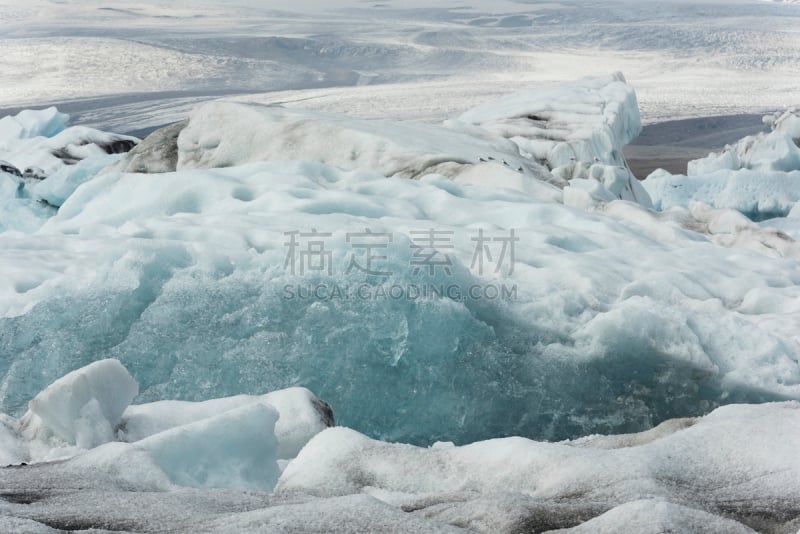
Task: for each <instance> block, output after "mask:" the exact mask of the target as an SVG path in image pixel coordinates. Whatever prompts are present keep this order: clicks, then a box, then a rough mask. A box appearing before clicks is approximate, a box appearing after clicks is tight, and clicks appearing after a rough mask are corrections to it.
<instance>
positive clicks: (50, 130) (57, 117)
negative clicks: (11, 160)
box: [0, 106, 69, 150]
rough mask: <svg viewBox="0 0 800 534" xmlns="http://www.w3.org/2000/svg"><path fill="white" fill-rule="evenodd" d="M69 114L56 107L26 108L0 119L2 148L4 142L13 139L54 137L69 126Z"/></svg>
mask: <svg viewBox="0 0 800 534" xmlns="http://www.w3.org/2000/svg"><path fill="white" fill-rule="evenodd" d="M67 121H69V115H67V114H66V113H60V112H59V111H58V109H56V108H55V107H52V106H51V107H49V108H47V109H42V110H32V109H26V110H23V111H20V112H19V113H17V114H16V115H15V116H13V117H12V116H10V115H9V116H6V117H3V118H2V119H0V150H1V149H2V148H1V147H2V146H3V143H4V142H6V141H8V140H11V139H29V138H32V137H39V136H41V137H53V136H54V135H56V134H58V133H59V132H61V131H62V130H64V128H66V127H67Z"/></svg>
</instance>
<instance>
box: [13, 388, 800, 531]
mask: <svg viewBox="0 0 800 534" xmlns="http://www.w3.org/2000/svg"><path fill="white" fill-rule="evenodd" d="M265 408H266V406H265V405H263V404H260V403H256V404H249V405H246V406H244V407H243V408H239V409H236V410H234V411H233V412H230V417H228V418H222V417H221V416H217V417H215V418H212V419H206V420H204V421H203V422H202V424H200V425H199V426H198V423H192V424H189V425H187V426H185V427H179V428H178V429H174V430H169V431H166V432H164V433H161V434H156V435H154V436H153V437H152V438H146V439H145V440H143V441H142V442H139V443H134V444H126V443H112V444H106V445H103V446H100V447H98V448H96V449H92V450H91V451H88V452H85V453H83V454H81V455H79V456H76V457H73V458H71V459H69V460H66V461H61V462H47V463H37V464H32V465H27V466H16V467H5V468H0V480H2V487H0V517H2V519H0V526H4V527H5V528H8V529H10V531H14V532H16V531H18V530H15V529H22V528H23V527H25V528H31V529H34V530H33V531H34V532H36V531H37V530H35V529H39V530H38V531H41V532H46V526H50V527H53V528H59V529H66V530H76V529H88V528H97V529H107V530H112V531H120V532H164V531H200V532H230V531H231V530H234V531H237V532H264V531H265V530H266V531H269V532H297V531H301V532H364V531H367V532H376V531H379V532H476V531H477V532H486V533H509V534H510V533H514V532H551V531H559V532H561V530H558V529H567V530H564V531H565V532H576V533H582V532H623V533H631V534H633V533H639V532H653V533H656V532H665V531H677V532H692V533H694V532H698V533H700V532H720V533H722V532H726V533H727V532H731V533H740V532H741V533H745V532H754V531H758V532H794V531H795V530H796V529H797V527H798V526H800V507H799V506H798V503H800V485H798V480H800V465H799V464H798V461H797V460H796V455H795V454H794V451H795V450H796V448H797V445H798V441H799V438H798V433H797V430H796V428H797V425H798V424H799V423H800V416H799V415H798V414H800V405H799V404H798V403H796V402H785V403H773V404H762V405H757V406H745V405H732V406H726V407H723V408H720V409H718V410H716V411H714V412H712V413H711V414H710V415H708V416H706V417H702V418H698V419H695V420H691V421H689V420H683V421H670V422H669V423H668V424H665V425H663V426H662V427H661V428H660V429H659V430H658V431H657V432H647V433H645V434H634V435H628V436H592V437H589V438H586V439H582V440H579V441H576V442H561V443H543V442H535V441H530V440H526V439H522V438H505V439H493V440H488V441H484V442H478V443H473V444H470V445H465V446H460V447H457V446H454V445H452V444H443V443H440V444H437V445H436V446H435V447H431V448H420V447H414V446H411V445H404V444H398V443H385V442H380V441H375V440H372V439H370V438H368V437H366V436H364V435H361V434H359V433H358V432H355V431H353V430H350V429H347V428H335V429H328V430H325V431H323V432H321V433H320V434H318V435H317V436H316V437H314V438H313V439H312V440H311V441H310V442H309V443H308V445H307V446H306V447H305V448H304V449H303V450H302V451H301V453H300V455H299V456H298V457H297V458H296V459H294V460H293V461H291V462H290V463H289V464H288V466H287V467H286V469H285V471H284V472H283V474H282V475H281V478H280V480H279V482H278V486H277V488H276V489H275V492H274V493H272V494H267V493H264V492H258V491H252V490H253V489H258V485H256V487H255V488H254V487H253V485H252V484H242V482H245V481H249V482H252V481H253V477H255V476H257V474H258V473H259V472H261V470H262V469H264V468H265V467H267V466H269V461H264V460H265V459H268V458H270V457H271V458H274V456H271V455H270V454H269V453H266V454H265V453H264V452H263V451H262V452H261V453H260V454H258V455H256V456H253V455H252V454H253V451H254V450H256V449H258V448H259V445H261V446H263V445H264V442H263V440H244V441H242V442H237V440H238V439H240V438H242V439H243V438H244V437H245V436H250V437H251V438H255V437H257V436H260V435H261V434H263V433H265V432H267V430H268V428H269V425H267V426H266V427H261V426H260V425H255V426H253V425H251V423H255V421H256V420H263V417H264V416H267V418H269V415H270V413H271V414H272V415H273V416H274V412H271V411H270V410H268V409H267V410H266V412H263V413H262V410H264V409H265ZM251 417H252V419H251ZM219 425H222V426H224V427H226V428H227V430H229V431H230V432H231V433H232V435H231V436H229V438H225V439H224V440H222V438H223V436H214V434H215V433H216V431H215V430H214V429H215V428H216V429H217V430H221V428H220V426H219ZM227 425H230V426H227ZM180 429H183V430H181V431H180V432H176V430H180ZM184 438H185V441H184ZM208 438H212V439H210V440H209V439H208ZM219 440H222V441H219ZM222 442H225V443H228V444H231V445H232V444H234V443H235V444H237V446H236V447H233V448H223V447H220V448H216V449H212V448H210V444H212V443H222ZM172 446H175V448H174V449H172V448H171V447H172ZM179 452H183V454H178V453H179ZM273 452H274V451H273ZM166 453H174V454H175V456H174V457H173V456H171V455H170V454H166ZM154 455H155V456H154ZM214 459H216V461H213V460H214ZM257 459H260V463H258V464H257V465H254V466H253V468H251V469H247V470H246V471H240V469H241V468H242V466H244V465H247V462H251V461H256V460H257ZM192 466H195V468H194V469H192ZM206 470H208V471H206ZM240 473H242V474H244V476H243V478H242V479H240V480H239V481H238V482H239V483H240V485H239V486H236V485H235V484H233V483H232V482H235V481H236V478H237V475H238V474H240ZM167 475H170V476H167ZM203 475H210V476H209V477H208V478H206V479H204V480H205V482H211V481H213V480H215V479H214V475H216V476H221V477H223V479H224V483H225V485H232V486H234V487H240V488H241V487H244V488H247V489H246V490H245V491H242V490H232V489H225V490H220V489H213V488H207V487H206V488H203V489H202V491H199V490H196V489H191V488H185V487H181V486H179V485H175V484H174V482H179V483H187V482H188V483H190V484H193V485H194V483H195V482H196V481H197V478H194V477H199V476H203ZM187 476H189V477H193V478H191V479H189V480H187V479H186V477H187ZM218 480H219V479H217V481H218ZM200 485H201V486H209V485H212V484H200ZM220 485H222V484H220ZM34 521H35V522H36V523H34ZM37 523H38V525H42V526H38V525H37ZM21 531H24V530H21Z"/></svg>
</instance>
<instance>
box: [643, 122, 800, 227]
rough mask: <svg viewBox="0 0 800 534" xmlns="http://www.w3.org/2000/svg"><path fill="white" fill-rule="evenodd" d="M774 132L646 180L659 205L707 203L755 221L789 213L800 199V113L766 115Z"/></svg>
mask: <svg viewBox="0 0 800 534" xmlns="http://www.w3.org/2000/svg"><path fill="white" fill-rule="evenodd" d="M765 122H767V123H768V124H769V125H770V126H771V127H772V131H771V132H769V133H762V134H758V135H755V136H748V137H745V138H744V139H742V140H741V141H739V142H738V143H736V144H734V145H729V146H727V147H726V148H725V150H723V151H721V152H719V153H712V154H709V155H708V156H707V157H705V158H702V159H697V160H693V161H690V162H689V163H688V169H687V176H681V175H672V174H670V173H668V172H666V171H664V170H658V171H655V172H653V173H652V174H651V175H650V176H648V177H647V179H646V180H645V181H644V182H642V185H643V186H644V188H645V189H646V190H647V192H648V193H649V194H650V197H651V198H652V200H653V203H654V205H655V207H656V209H659V210H668V209H670V208H672V207H675V206H679V207H687V206H688V204H689V203H690V202H693V201H694V202H702V203H704V204H706V205H709V206H711V207H715V208H725V209H734V210H737V211H739V212H741V213H743V214H745V215H747V216H748V217H750V218H751V219H753V220H756V221H760V220H763V219H769V218H773V217H785V216H786V215H787V214H788V213H789V212H790V211H791V210H792V208H793V207H794V206H795V204H796V203H797V202H798V201H799V200H800V192H799V191H800V113H798V111H797V110H794V109H789V110H787V111H785V112H784V113H781V114H777V115H776V116H767V117H765Z"/></svg>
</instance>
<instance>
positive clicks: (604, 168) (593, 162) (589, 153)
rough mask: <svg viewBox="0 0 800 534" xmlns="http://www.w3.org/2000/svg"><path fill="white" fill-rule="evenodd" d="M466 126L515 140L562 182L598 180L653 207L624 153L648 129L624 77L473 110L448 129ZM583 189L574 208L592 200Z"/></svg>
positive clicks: (574, 197)
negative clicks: (642, 123)
mask: <svg viewBox="0 0 800 534" xmlns="http://www.w3.org/2000/svg"><path fill="white" fill-rule="evenodd" d="M464 123H467V124H470V125H474V126H480V127H481V128H484V129H486V130H488V131H489V132H491V133H493V134H495V135H498V136H500V137H504V138H507V139H509V140H510V141H512V142H513V143H515V144H516V145H517V146H518V148H519V151H520V153H521V154H525V155H527V156H528V157H529V158H531V159H534V160H536V161H540V162H544V163H545V164H546V165H547V167H548V168H549V169H551V170H552V171H553V175H554V176H555V177H556V178H557V179H559V180H571V179H574V178H579V179H592V180H594V181H596V182H598V183H600V184H602V187H603V188H604V189H606V190H607V191H608V192H609V193H610V194H611V196H612V197H613V198H619V199H624V200H631V201H634V202H637V203H640V204H642V205H644V206H646V207H650V199H649V198H648V196H647V193H646V192H645V190H644V189H642V187H641V186H640V185H639V183H638V181H637V180H636V178H635V177H634V176H633V174H632V173H631V171H630V170H629V169H628V168H627V165H626V163H625V158H624V156H623V154H622V147H623V146H624V145H626V144H628V143H629V142H631V141H632V140H633V139H635V138H636V136H638V135H639V132H640V131H641V128H642V125H641V119H640V117H639V106H638V104H637V101H636V93H635V92H634V90H633V88H632V87H631V86H629V85H627V84H626V83H625V78H624V77H623V76H622V74H621V73H616V74H613V75H611V76H604V77H596V78H585V79H583V80H579V81H576V82H572V83H570V84H556V85H553V86H549V87H545V88H538V89H533V90H529V91H524V92H520V93H516V94H514V95H511V96H509V97H506V98H503V99H501V100H499V101H497V102H491V103H487V104H484V105H482V106H479V107H477V108H474V109H471V110H469V111H467V112H466V113H464V114H463V115H461V116H460V117H459V118H458V120H456V121H450V122H448V125H449V126H450V127H451V128H454V129H460V128H462V126H461V125H462V124H464ZM581 189H582V192H581V193H577V192H575V191H573V192H572V193H570V194H571V197H570V200H569V201H570V202H572V203H573V204H574V205H584V204H586V202H587V201H588V200H579V197H580V198H583V197H585V196H586V194H585V191H587V190H586V189H585V188H581ZM590 196H591V195H590ZM604 196H605V193H601V194H599V195H595V198H594V200H595V201H596V200H600V199H602V198H603V197H604Z"/></svg>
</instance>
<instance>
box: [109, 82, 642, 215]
mask: <svg viewBox="0 0 800 534" xmlns="http://www.w3.org/2000/svg"><path fill="white" fill-rule="evenodd" d="M640 130H641V121H640V118H639V109H638V106H637V104H636V95H635V93H634V91H633V88H632V87H631V86H629V85H627V84H626V83H625V79H624V78H623V77H622V75H621V74H619V73H618V74H615V75H613V76H608V77H599V78H586V79H583V80H580V81H578V82H573V83H572V84H561V85H557V86H555V87H553V88H546V89H539V90H535V91H527V92H522V93H519V94H516V95H512V96H511V97H509V98H508V99H506V100H503V101H501V102H498V103H491V104H487V105H486V106H482V107H479V108H476V109H474V110H471V111H469V112H467V113H465V114H464V115H462V116H461V117H460V118H459V119H458V120H451V121H447V122H446V123H445V124H444V125H443V126H442V127H438V126H432V125H422V124H415V123H411V122H399V121H380V120H365V119H355V118H352V117H347V116H344V115H336V114H326V113H317V112H312V111H302V110H292V109H286V108H282V107H279V106H262V105H255V104H242V103H233V102H213V103H210V104H206V105H203V106H201V107H200V108H198V109H197V110H195V111H194V112H193V113H192V114H191V116H190V117H189V119H188V120H187V121H184V122H182V123H178V124H176V125H172V126H168V127H166V128H163V129H162V130H159V131H157V132H155V133H154V134H153V135H151V136H150V137H149V138H148V139H146V140H145V142H144V143H142V144H141V145H140V146H139V147H137V148H136V149H135V150H133V151H132V152H131V153H130V154H129V155H128V156H127V157H126V158H125V159H124V160H123V161H122V162H121V163H120V164H119V165H118V166H117V167H116V170H119V171H122V172H168V171H174V170H186V169H208V168H219V167H230V166H235V165H241V164H245V163H251V162H255V161H263V160H310V161H319V162H321V163H326V164H329V165H332V166H335V167H337V168H340V169H346V170H363V171H372V172H378V173H380V174H382V175H384V176H387V177H399V178H421V177H423V176H426V175H430V174H438V175H443V176H447V177H448V178H451V179H453V180H455V181H457V182H460V183H477V184H484V185H490V186H493V187H506V188H511V189H516V190H520V191H524V192H536V193H537V195H538V196H541V197H548V196H553V192H552V191H551V190H550V188H547V187H545V184H542V183H541V182H549V183H553V184H556V185H558V186H561V187H563V186H565V185H566V184H567V182H568V181H569V180H572V179H576V181H575V185H576V190H579V191H583V192H584V193H583V194H582V195H579V194H573V195H571V197H570V198H581V201H583V202H587V201H588V202H589V203H590V204H591V198H596V199H597V200H603V201H605V200H609V199H615V198H622V199H626V200H631V201H634V202H638V203H641V204H643V205H645V206H649V205H650V200H649V198H648V197H647V194H646V193H645V191H644V190H643V189H642V188H641V186H640V185H639V183H638V182H637V181H636V179H635V178H634V177H633V175H632V174H631V173H630V171H629V170H628V169H627V166H626V164H625V160H624V158H623V156H622V150H621V147H622V146H623V145H624V144H627V143H628V142H630V141H631V140H632V139H633V138H635V137H636V136H637V135H638V133H639V131H640ZM587 182H588V183H587ZM590 184H591V186H592V187H589V186H590ZM582 197H587V198H588V200H584V199H583V198H582Z"/></svg>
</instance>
